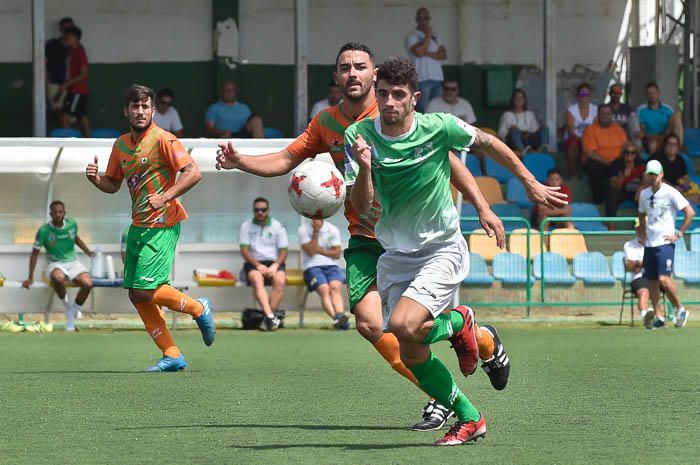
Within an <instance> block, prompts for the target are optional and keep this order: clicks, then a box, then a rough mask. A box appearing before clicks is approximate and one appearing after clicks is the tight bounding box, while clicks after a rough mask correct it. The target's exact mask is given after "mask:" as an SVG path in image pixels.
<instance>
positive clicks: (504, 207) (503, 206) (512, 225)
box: [491, 203, 526, 232]
mask: <svg viewBox="0 0 700 465" xmlns="http://www.w3.org/2000/svg"><path fill="white" fill-rule="evenodd" d="M491 210H493V212H494V213H495V214H496V216H498V217H499V218H503V217H506V216H517V217H520V218H522V217H523V213H522V211H521V210H520V207H518V206H517V205H515V204H512V203H495V204H493V205H491ZM503 227H504V228H505V230H506V232H510V231H512V230H514V229H518V228H523V227H526V226H525V225H524V224H523V223H520V222H518V221H503Z"/></svg>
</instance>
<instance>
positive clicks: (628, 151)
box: [624, 150, 639, 155]
mask: <svg viewBox="0 0 700 465" xmlns="http://www.w3.org/2000/svg"><path fill="white" fill-rule="evenodd" d="M624 153H625V155H629V154H630V153H631V154H634V155H637V154H638V153H639V152H638V151H636V150H625V152H624Z"/></svg>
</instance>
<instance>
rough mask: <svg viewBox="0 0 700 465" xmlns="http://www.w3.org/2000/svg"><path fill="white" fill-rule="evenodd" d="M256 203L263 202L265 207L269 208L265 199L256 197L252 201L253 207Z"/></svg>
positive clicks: (268, 203)
mask: <svg viewBox="0 0 700 465" xmlns="http://www.w3.org/2000/svg"><path fill="white" fill-rule="evenodd" d="M258 202H265V205H267V206H268V207H269V206H270V202H268V201H267V199H266V198H265V197H256V198H255V200H253V205H255V204H256V203H258Z"/></svg>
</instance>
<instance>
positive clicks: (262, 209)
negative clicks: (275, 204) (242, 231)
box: [253, 208, 267, 213]
mask: <svg viewBox="0 0 700 465" xmlns="http://www.w3.org/2000/svg"><path fill="white" fill-rule="evenodd" d="M253 211H254V212H255V213H265V212H266V211H267V208H253Z"/></svg>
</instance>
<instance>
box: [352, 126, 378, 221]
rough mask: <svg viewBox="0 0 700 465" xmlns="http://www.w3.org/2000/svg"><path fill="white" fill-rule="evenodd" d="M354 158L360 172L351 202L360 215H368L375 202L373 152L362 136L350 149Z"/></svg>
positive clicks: (353, 187) (358, 137) (353, 188)
mask: <svg viewBox="0 0 700 465" xmlns="http://www.w3.org/2000/svg"><path fill="white" fill-rule="evenodd" d="M350 152H351V155H352V157H353V158H354V159H355V160H357V164H358V165H359V171H358V173H357V177H356V178H355V183H354V184H353V186H352V188H351V189H350V201H351V202H352V205H353V206H354V207H355V209H356V210H357V211H358V213H360V214H364V213H367V212H368V211H369V209H370V207H371V206H372V201H373V200H374V186H373V185H372V151H371V149H370V147H369V145H367V142H365V140H364V139H363V138H362V136H361V135H358V136H357V140H356V141H355V142H354V143H353V144H352V146H351V147H350Z"/></svg>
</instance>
